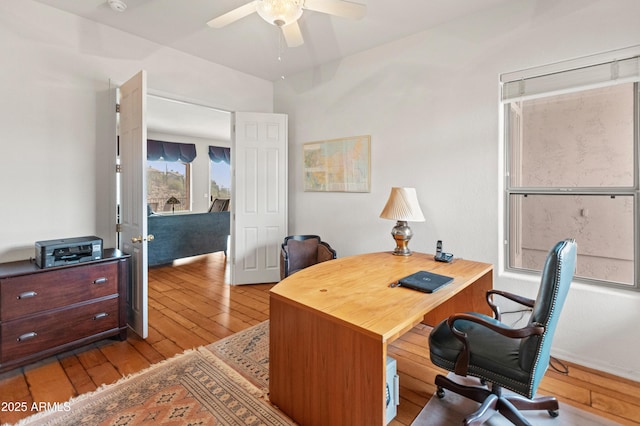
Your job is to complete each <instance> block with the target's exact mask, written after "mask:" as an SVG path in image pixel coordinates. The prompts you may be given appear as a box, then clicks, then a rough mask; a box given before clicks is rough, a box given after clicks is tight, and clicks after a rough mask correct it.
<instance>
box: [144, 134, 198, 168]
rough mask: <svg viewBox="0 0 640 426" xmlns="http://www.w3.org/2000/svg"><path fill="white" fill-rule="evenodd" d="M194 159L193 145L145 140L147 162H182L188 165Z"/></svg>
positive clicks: (194, 149) (194, 147)
mask: <svg viewBox="0 0 640 426" xmlns="http://www.w3.org/2000/svg"><path fill="white" fill-rule="evenodd" d="M195 158H196V145H195V144H192V143H177V142H164V141H156V140H153V139H147V160H152V161H155V160H164V161H182V162H185V163H190V162H192V161H193V160H194V159H195Z"/></svg>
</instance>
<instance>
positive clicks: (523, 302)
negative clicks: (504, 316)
mask: <svg viewBox="0 0 640 426" xmlns="http://www.w3.org/2000/svg"><path fill="white" fill-rule="evenodd" d="M494 294H495V295H498V296H502V297H504V298H505V299H509V300H511V301H513V302H516V303H519V304H520V305H523V306H526V307H528V308H533V305H534V304H535V302H536V301H535V300H533V299H529V298H528V297H523V296H518V295H517V294H513V293H509V292H508V291H501V290H489V291H487V294H486V297H487V303H488V304H489V306H490V307H491V310H492V311H493V313H494V317H495V319H497V320H498V321H500V308H499V307H498V305H496V304H495V303H494V302H493V295H494Z"/></svg>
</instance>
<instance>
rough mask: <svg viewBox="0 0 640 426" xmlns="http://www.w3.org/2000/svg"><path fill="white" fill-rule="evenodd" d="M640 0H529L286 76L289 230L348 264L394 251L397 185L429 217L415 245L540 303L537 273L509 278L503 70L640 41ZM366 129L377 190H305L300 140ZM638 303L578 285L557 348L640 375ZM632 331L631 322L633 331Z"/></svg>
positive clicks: (281, 108)
mask: <svg viewBox="0 0 640 426" xmlns="http://www.w3.org/2000/svg"><path fill="white" fill-rule="evenodd" d="M638 16H640V2H638V1H636V0H616V1H614V2H612V1H610V0H591V1H588V0H558V1H547V0H539V1H535V0H521V1H514V2H512V4H510V5H509V6H508V7H505V8H502V9H497V10H492V11H487V12H484V13H479V14H475V15H472V16H468V17H466V18H464V19H459V20H456V21H453V22H449V23H446V24H443V25H441V26H439V27H437V28H434V29H433V30H430V31H427V32H424V33H421V34H417V35H414V36H411V37H408V38H406V39H404V40H402V41H399V42H395V43H391V44H389V45H385V46H381V47H378V48H375V49H372V50H370V51H367V52H364V53H361V54H358V55H354V56H351V57H349V58H346V59H344V60H342V61H340V62H337V63H334V64H331V65H329V66H324V67H322V68H318V69H314V70H311V71H309V72H304V73H301V74H298V75H295V76H290V77H287V79H286V80H284V81H281V82H278V83H276V88H275V99H276V100H275V110H276V111H277V112H283V113H287V114H289V123H290V129H289V140H290V150H289V158H290V160H289V161H290V162H289V165H290V172H289V176H290V189H289V200H290V203H289V206H290V207H289V209H290V212H289V218H290V228H289V231H290V233H314V234H319V235H321V236H322V237H323V239H324V240H326V241H328V242H329V243H330V244H331V245H332V246H333V247H334V248H335V249H336V250H337V252H338V255H339V256H347V255H352V254H357V253H364V252H371V251H377V250H391V249H392V248H393V247H394V243H393V241H392V238H391V236H390V235H389V233H390V231H391V228H392V226H393V223H392V222H391V221H387V220H383V219H379V217H378V216H379V214H380V212H381V210H382V207H383V206H384V203H385V201H386V199H387V197H388V194H389V190H390V188H391V187H392V186H414V187H416V189H417V191H418V197H419V199H420V201H421V205H422V208H423V211H424V214H425V217H426V218H427V221H426V222H423V223H412V224H411V227H412V229H413V230H414V234H415V236H414V238H413V240H412V241H411V243H410V247H411V248H412V249H414V250H418V251H422V252H428V253H433V252H434V250H435V243H436V240H438V239H442V240H444V249H445V250H446V251H450V252H453V253H454V254H455V255H456V256H459V257H464V258H468V259H474V260H479V261H484V262H490V263H492V264H494V265H495V268H496V269H495V273H494V277H495V282H494V286H495V287H497V288H502V289H506V290H510V291H515V292H518V293H521V294H524V295H528V296H530V297H535V293H536V291H537V279H531V278H527V277H523V276H516V275H509V274H505V273H504V272H503V271H502V262H503V258H502V250H503V248H502V244H501V241H502V232H503V231H502V229H503V228H502V227H503V224H502V214H503V213H502V194H501V185H502V170H503V169H502V167H503V165H502V147H501V135H500V123H499V120H500V119H499V112H500V108H499V96H498V95H499V86H498V76H499V74H500V73H504V72H509V71H515V70H519V69H524V68H529V67H533V66H538V65H545V64H548V63H554V62H557V61H562V60H567V59H572V58H576V57H580V56H585V55H589V54H594V53H599V52H602V51H606V50H613V49H619V48H623V47H628V46H631V45H635V44H638V43H639V42H640V26H638V25H637V17H638ZM362 134H369V135H371V150H372V154H371V155H372V157H371V167H372V170H371V175H372V184H371V192H370V193H367V194H347V193H317V192H314V193H311V192H308V193H305V192H304V191H303V188H302V144H303V143H305V142H311V141H317V140H325V139H333V138H339V137H345V136H354V135H362ZM639 322H640V297H639V295H638V294H637V293H633V292H628V291H627V292H625V291H616V290H610V289H601V288H594V287H591V286H587V285H581V284H575V283H574V284H573V286H572V289H571V292H570V294H569V298H568V302H567V304H566V305H565V309H564V311H563V315H562V319H561V321H560V329H559V330H558V333H557V334H556V340H555V342H554V349H553V352H554V353H555V354H556V355H558V356H559V357H561V358H563V359H566V360H570V361H575V362H578V363H580V364H583V365H586V366H589V367H593V368H597V369H600V370H604V371H609V372H612V373H614V374H618V375H621V376H624V377H629V378H632V379H635V380H640V357H638V356H637V353H638V352H640V329H639V328H638V327H634V326H633V324H637V323H639ZM629 326H631V327H629Z"/></svg>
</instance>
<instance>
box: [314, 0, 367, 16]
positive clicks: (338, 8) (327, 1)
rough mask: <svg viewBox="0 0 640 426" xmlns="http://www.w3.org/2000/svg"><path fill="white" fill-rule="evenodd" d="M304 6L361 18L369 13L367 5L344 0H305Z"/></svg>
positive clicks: (335, 14) (319, 10) (336, 14)
mask: <svg viewBox="0 0 640 426" xmlns="http://www.w3.org/2000/svg"><path fill="white" fill-rule="evenodd" d="M304 8H305V9H308V10H315V11H316V12H322V13H327V14H329V15H334V16H339V17H341V18H351V19H360V18H362V17H364V15H365V14H366V13H367V6H365V5H364V4H359V3H352V2H348V1H342V0H305V1H304Z"/></svg>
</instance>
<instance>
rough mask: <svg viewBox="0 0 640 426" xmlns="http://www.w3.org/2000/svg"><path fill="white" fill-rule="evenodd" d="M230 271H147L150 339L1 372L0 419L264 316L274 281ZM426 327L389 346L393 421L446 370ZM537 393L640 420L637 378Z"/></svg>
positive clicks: (206, 264)
mask: <svg viewBox="0 0 640 426" xmlns="http://www.w3.org/2000/svg"><path fill="white" fill-rule="evenodd" d="M227 274H228V269H227V268H226V263H225V257H224V255H223V254H222V253H214V254H211V255H206V256H199V257H195V258H191V259H187V260H183V261H180V262H176V264H175V265H174V266H162V267H156V268H151V269H150V271H149V338H148V339H146V340H143V339H140V338H139V337H137V336H136V335H135V334H134V333H132V332H130V333H129V338H128V339H127V340H126V341H124V342H120V341H117V340H104V341H101V342H98V343H95V344H91V345H87V346H85V347H82V348H80V349H77V350H74V351H71V352H66V353H63V354H60V355H57V356H55V357H50V358H48V359H45V360H43V361H40V362H38V363H35V364H32V365H29V366H26V367H23V368H17V369H15V370H12V371H9V372H6V373H3V374H1V375H0V402H1V403H2V406H1V407H0V423H2V424H5V423H9V424H10V423H15V422H17V421H18V420H20V419H21V418H23V417H26V416H28V415H31V414H34V413H35V411H33V410H32V408H37V407H39V404H40V403H45V404H46V403H53V402H63V401H67V400H68V399H69V398H71V397H74V396H77V395H80V394H83V393H87V392H91V391H94V390H96V389H97V388H98V387H99V386H100V385H102V384H105V383H106V384H109V383H113V382H115V381H116V380H118V379H120V378H121V377H123V376H127V375H129V374H132V373H136V372H138V371H140V370H142V369H144V368H146V367H148V366H150V365H151V364H154V363H157V362H159V361H162V360H163V359H166V358H170V357H172V356H174V355H176V354H179V353H181V352H183V351H184V350H186V349H191V348H194V347H197V346H201V345H207V344H209V343H212V342H214V341H217V340H219V339H221V338H224V337H226V336H229V335H231V334H233V333H235V332H238V331H241V330H243V329H245V328H247V327H249V326H251V325H254V324H258V323H259V322H262V321H264V320H266V319H268V318H269V289H270V288H271V287H272V286H273V284H260V285H250V286H229V285H228V284H226V282H228V275H227ZM429 332H430V328H429V327H427V326H423V325H419V326H417V327H415V328H414V329H412V330H411V331H410V332H409V333H406V334H405V335H404V336H402V337H401V338H400V339H398V340H397V341H396V342H394V343H393V345H392V346H391V347H390V348H389V355H391V356H393V357H394V358H396V360H397V364H398V370H399V374H400V384H401V389H400V396H401V403H400V406H399V407H398V415H397V417H396V418H395V419H394V420H393V422H392V423H391V424H392V425H395V426H397V425H410V424H411V422H412V421H413V419H414V418H415V417H416V416H417V415H418V413H419V412H420V410H421V409H422V407H424V405H425V404H426V403H427V401H428V400H429V399H430V398H431V396H432V395H433V393H434V392H435V386H434V385H433V381H434V378H435V375H436V374H438V373H440V372H443V371H442V370H440V369H438V368H436V367H434V366H433V365H432V364H431V362H430V361H429V356H428V353H429V350H428V347H427V345H428V339H427V338H428V335H429ZM565 364H566V363H565ZM540 392H541V393H546V394H553V395H556V396H558V397H559V398H560V400H561V402H562V403H567V404H571V405H574V406H576V407H579V408H581V409H583V410H586V411H590V412H592V413H595V414H598V415H600V416H603V417H607V418H610V419H612V420H615V421H617V422H619V423H621V424H623V425H640V383H638V382H633V381H630V380H626V379H622V378H618V377H615V376H612V375H609V374H605V373H601V372H598V371H594V370H591V369H588V368H583V367H580V366H578V365H573V364H569V374H568V375H563V374H560V373H558V372H555V371H553V369H551V368H550V369H549V370H548V372H547V375H546V377H545V379H544V381H543V383H542V385H541V389H540ZM11 403H18V404H11ZM23 403H24V404H23ZM34 403H35V405H34ZM25 406H26V407H27V409H26V410H24V411H22V410H21V409H20V407H25ZM560 415H562V408H561V410H560Z"/></svg>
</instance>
